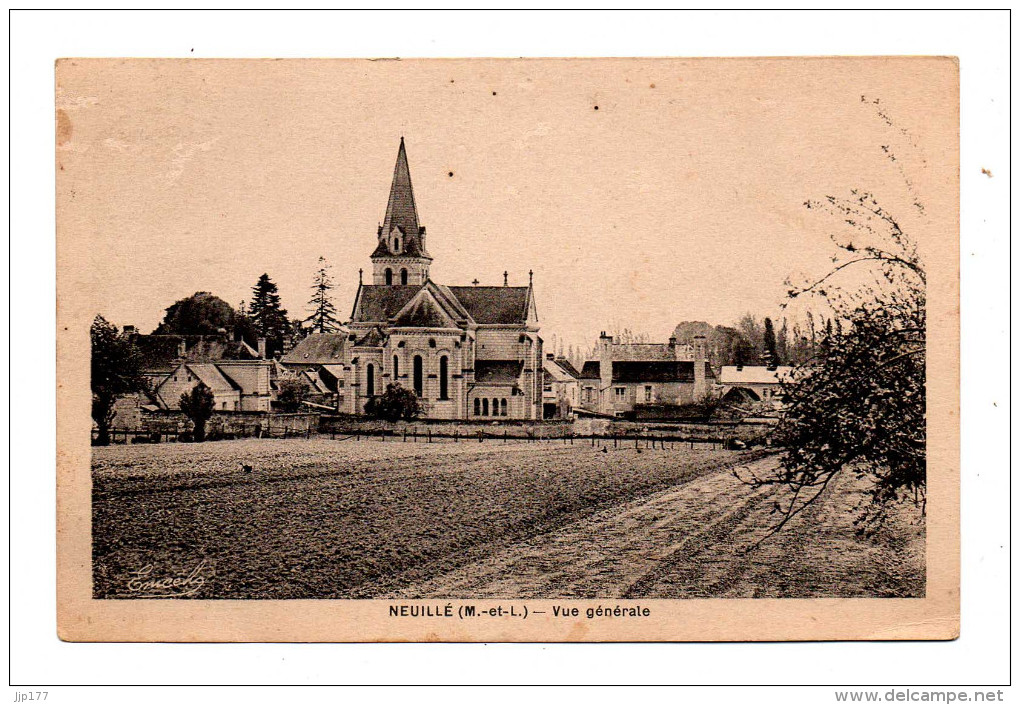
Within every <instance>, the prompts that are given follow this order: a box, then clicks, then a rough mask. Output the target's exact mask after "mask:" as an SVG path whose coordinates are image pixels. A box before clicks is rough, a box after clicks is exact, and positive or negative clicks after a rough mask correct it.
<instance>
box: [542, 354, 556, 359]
mask: <svg viewBox="0 0 1020 705" xmlns="http://www.w3.org/2000/svg"><path fill="white" fill-rule="evenodd" d="M545 359H546V360H555V359H556V353H546V354H545Z"/></svg>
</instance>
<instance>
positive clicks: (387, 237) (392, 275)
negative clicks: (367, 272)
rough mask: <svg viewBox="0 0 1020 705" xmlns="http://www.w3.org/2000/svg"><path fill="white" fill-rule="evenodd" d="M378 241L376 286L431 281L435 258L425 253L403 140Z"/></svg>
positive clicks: (423, 231) (374, 278)
mask: <svg viewBox="0 0 1020 705" xmlns="http://www.w3.org/2000/svg"><path fill="white" fill-rule="evenodd" d="M378 237H379V242H378V243H377V244H376V248H375V251H374V252H373V253H372V262H373V270H374V271H373V280H374V281H375V283H376V284H397V283H406V284H414V285H419V284H421V283H422V282H424V281H425V280H426V279H428V265H429V263H430V262H431V261H432V257H431V256H430V255H429V253H428V250H426V249H425V228H424V227H422V226H420V225H419V224H418V207H417V205H416V204H415V202H414V189H413V188H412V186H411V169H410V167H408V165H407V150H406V148H405V147H404V138H403V137H401V138H400V149H399V150H398V151H397V163H396V165H395V166H394V167H393V181H392V183H391V184H390V197H389V200H387V202H386V216H385V217H384V218H383V222H382V225H380V226H379V232H378Z"/></svg>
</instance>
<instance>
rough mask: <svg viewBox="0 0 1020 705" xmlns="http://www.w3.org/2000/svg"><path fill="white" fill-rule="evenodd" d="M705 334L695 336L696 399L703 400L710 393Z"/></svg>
mask: <svg viewBox="0 0 1020 705" xmlns="http://www.w3.org/2000/svg"><path fill="white" fill-rule="evenodd" d="M705 366H706V356H705V336H703V335H696V336H694V401H701V400H702V399H704V398H705V397H706V396H707V395H708V382H707V380H706V379H705Z"/></svg>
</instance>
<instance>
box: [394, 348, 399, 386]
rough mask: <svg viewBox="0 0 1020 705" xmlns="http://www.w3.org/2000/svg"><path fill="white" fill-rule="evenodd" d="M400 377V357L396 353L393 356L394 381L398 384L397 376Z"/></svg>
mask: <svg viewBox="0 0 1020 705" xmlns="http://www.w3.org/2000/svg"><path fill="white" fill-rule="evenodd" d="M398 377H400V358H399V357H397V356H396V355H394V356H393V383H394V384H396V382H397V378H398Z"/></svg>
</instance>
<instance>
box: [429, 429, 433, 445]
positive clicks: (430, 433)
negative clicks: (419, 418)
mask: <svg viewBox="0 0 1020 705" xmlns="http://www.w3.org/2000/svg"><path fill="white" fill-rule="evenodd" d="M431 442H432V427H431V426H429V443H431Z"/></svg>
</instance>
